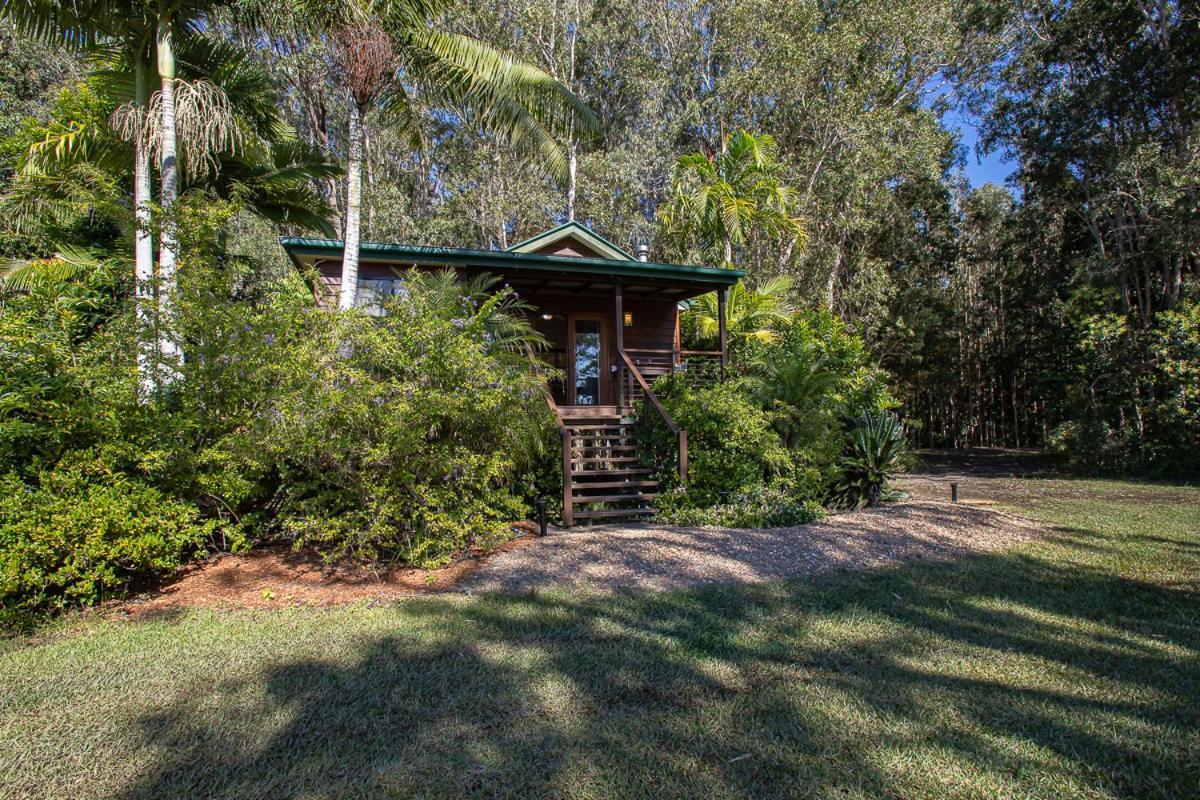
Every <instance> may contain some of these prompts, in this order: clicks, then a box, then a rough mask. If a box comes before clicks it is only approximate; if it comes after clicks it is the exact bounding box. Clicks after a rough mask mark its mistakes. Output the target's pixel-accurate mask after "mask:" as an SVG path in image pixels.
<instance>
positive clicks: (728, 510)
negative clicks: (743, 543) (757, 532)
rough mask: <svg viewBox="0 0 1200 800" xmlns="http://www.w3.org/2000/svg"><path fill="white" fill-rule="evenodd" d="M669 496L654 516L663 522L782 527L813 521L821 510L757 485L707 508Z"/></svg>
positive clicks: (814, 504)
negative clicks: (675, 501) (680, 503)
mask: <svg viewBox="0 0 1200 800" xmlns="http://www.w3.org/2000/svg"><path fill="white" fill-rule="evenodd" d="M669 497H670V496H669V495H668V496H667V498H668V499H667V500H665V501H664V502H663V503H662V504H661V505H660V508H659V511H658V519H659V520H660V521H661V522H663V523H665V524H667V525H680V526H684V527H698V526H703V525H715V526H719V527H722V528H786V527H789V526H792V525H803V524H805V523H808V522H815V521H817V520H819V519H821V518H822V517H824V515H825V512H824V509H822V508H821V505H820V503H818V502H816V501H815V500H798V499H796V498H795V496H794V495H792V494H791V493H790V492H788V491H787V490H786V489H783V488H780V487H758V488H755V489H750V490H747V491H744V492H739V493H738V494H736V495H733V496H731V497H730V499H729V502H728V503H718V504H717V505H714V506H710V507H708V508H688V507H675V506H674V505H673V504H672V503H671V501H670V499H669Z"/></svg>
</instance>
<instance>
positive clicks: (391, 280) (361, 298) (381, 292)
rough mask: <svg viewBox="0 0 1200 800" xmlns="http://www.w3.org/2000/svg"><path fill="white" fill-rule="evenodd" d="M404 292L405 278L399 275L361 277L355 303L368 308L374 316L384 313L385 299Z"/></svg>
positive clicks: (369, 312) (368, 311)
mask: <svg viewBox="0 0 1200 800" xmlns="http://www.w3.org/2000/svg"><path fill="white" fill-rule="evenodd" d="M403 293H404V280H403V279H402V278H400V277H399V276H385V277H376V278H359V279H358V293H357V294H356V295H355V297H354V305H356V306H358V307H359V308H363V309H366V311H367V313H368V314H371V315H372V316H376V317H378V316H381V315H382V314H383V304H384V301H385V300H387V299H388V298H389V297H394V296H395V295H399V294H403Z"/></svg>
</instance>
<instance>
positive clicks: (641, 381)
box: [617, 347, 688, 486]
mask: <svg viewBox="0 0 1200 800" xmlns="http://www.w3.org/2000/svg"><path fill="white" fill-rule="evenodd" d="M617 353H618V354H620V356H621V360H622V361H624V362H625V369H627V370H629V374H630V375H632V376H633V379H634V380H636V381H637V382H638V386H640V387H642V394H643V396H644V397H645V398H646V399H647V400H649V401H650V405H652V406H654V410H655V411H657V412H658V416H659V417H660V418H661V419H662V421H663V422H664V423H666V425H667V429H668V430H669V431H671V433H673V434H675V442H676V445H677V447H678V448H679V485H680V486H683V485H684V484H685V483H687V468H688V463H687V461H688V447H687V431H685V430H684V429H683V428H681V427H679V423H677V422H676V421H675V420H674V419H672V418H671V415H670V414H669V413H667V409H666V408H664V407H663V404H662V402H661V401H660V400H659V399H658V396H657V395H655V394H654V391H653V390H652V389H651V388H650V384H649V383H648V382H647V381H646V378H645V376H644V375H642V373H641V370H639V369H638V368H637V365H636V364H634V363H633V359H631V358H630V357H629V354H628V353H626V352H625V348H623V347H619V348H617Z"/></svg>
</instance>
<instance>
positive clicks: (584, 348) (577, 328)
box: [567, 314, 609, 406]
mask: <svg viewBox="0 0 1200 800" xmlns="http://www.w3.org/2000/svg"><path fill="white" fill-rule="evenodd" d="M570 329H571V340H570V343H569V345H568V348H567V353H568V356H569V359H570V363H569V365H568V366H569V368H570V374H569V375H568V386H567V389H568V400H567V402H568V404H569V405H576V406H598V405H603V404H604V395H605V394H606V391H607V389H608V382H609V381H608V377H609V376H608V364H609V357H608V346H607V344H606V341H605V336H604V334H605V331H604V319H603V317H600V316H591V315H583V314H577V315H572V316H571V325H570Z"/></svg>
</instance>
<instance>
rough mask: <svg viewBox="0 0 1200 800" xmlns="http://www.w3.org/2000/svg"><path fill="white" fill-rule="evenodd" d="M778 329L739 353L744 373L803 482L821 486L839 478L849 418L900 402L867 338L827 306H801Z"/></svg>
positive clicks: (747, 382) (817, 490) (748, 384)
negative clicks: (769, 337)
mask: <svg viewBox="0 0 1200 800" xmlns="http://www.w3.org/2000/svg"><path fill="white" fill-rule="evenodd" d="M776 333H777V335H776V338H775V339H774V340H773V341H772V342H760V343H757V344H756V345H755V346H754V347H753V348H750V349H747V350H745V351H744V352H743V353H742V354H741V358H742V364H741V371H742V372H744V373H745V375H746V384H747V386H748V388H749V389H750V391H751V393H752V394H753V396H754V397H755V399H757V400H758V402H759V403H761V404H762V407H763V408H764V409H765V410H766V411H767V412H768V413H769V414H770V416H771V424H772V426H773V427H774V429H775V431H776V432H777V433H778V434H779V437H780V439H781V441H782V442H783V444H784V446H785V447H787V448H788V450H789V451H790V452H791V454H792V458H793V460H794V461H795V465H796V469H797V471H798V475H799V476H801V478H802V481H803V483H804V484H805V485H807V486H810V487H813V490H814V491H816V492H820V490H821V489H822V488H823V487H824V486H825V485H826V484H828V483H829V482H830V481H832V480H833V479H834V478H835V477H836V474H837V467H838V461H839V458H840V456H841V452H842V447H843V441H844V431H845V427H844V426H845V422H844V421H845V420H847V419H853V418H855V417H857V416H859V415H861V414H864V413H867V412H876V411H881V410H884V409H886V408H890V407H893V406H894V405H895V404H896V403H895V400H894V399H893V398H892V396H891V395H890V393H889V392H888V391H887V387H886V383H885V381H884V377H885V376H884V374H883V373H882V372H881V371H880V370H879V369H878V368H877V367H875V366H874V364H873V363H872V361H871V359H870V357H869V356H868V353H867V350H866V347H865V345H864V344H863V341H862V339H861V338H859V337H858V336H855V335H853V334H851V333H850V332H849V331H847V330H846V327H845V325H844V324H843V323H842V322H841V321H840V320H839V319H838V318H837V317H836V316H834V315H833V314H831V313H830V312H829V311H825V310H821V311H807V310H806V311H800V312H797V313H796V314H794V315H793V316H792V317H791V318H789V319H788V320H787V321H786V322H785V323H783V324H780V325H778V326H777V331H776Z"/></svg>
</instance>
